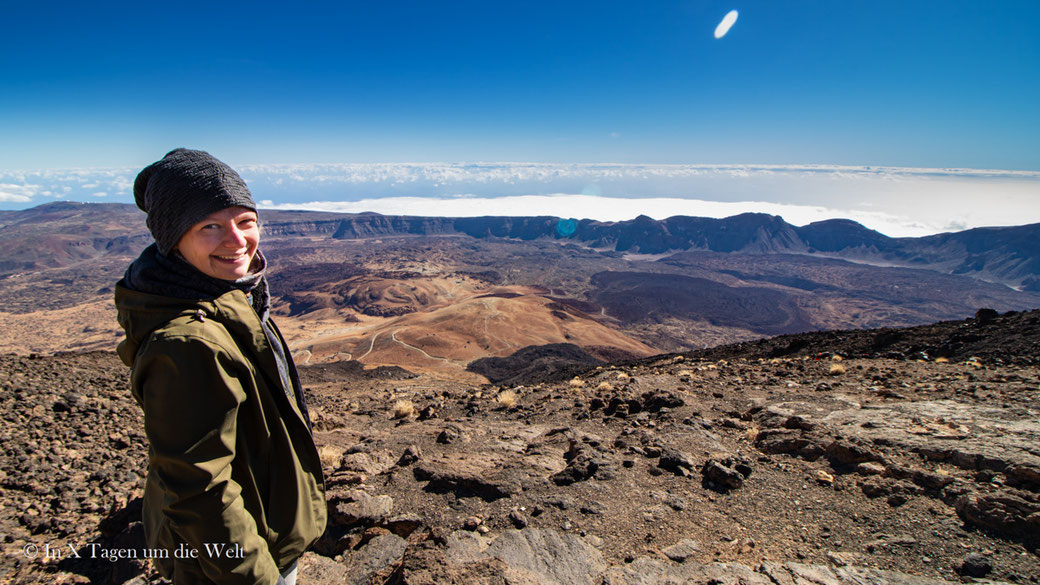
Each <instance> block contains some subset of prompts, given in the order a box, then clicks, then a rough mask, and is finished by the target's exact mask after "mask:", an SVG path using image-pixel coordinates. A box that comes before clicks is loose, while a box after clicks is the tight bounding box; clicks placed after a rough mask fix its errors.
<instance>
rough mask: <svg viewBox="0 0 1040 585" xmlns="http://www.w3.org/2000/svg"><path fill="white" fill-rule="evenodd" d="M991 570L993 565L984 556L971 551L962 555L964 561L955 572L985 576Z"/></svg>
mask: <svg viewBox="0 0 1040 585" xmlns="http://www.w3.org/2000/svg"><path fill="white" fill-rule="evenodd" d="M992 570H993V565H992V564H991V563H990V562H989V559H988V558H986V556H984V555H981V554H979V553H971V554H969V555H968V556H966V557H964V561H963V562H962V563H961V566H960V567H959V568H958V569H957V572H958V573H960V574H961V575H964V576H965V577H985V576H986V575H988V574H989V573H990V571H992Z"/></svg>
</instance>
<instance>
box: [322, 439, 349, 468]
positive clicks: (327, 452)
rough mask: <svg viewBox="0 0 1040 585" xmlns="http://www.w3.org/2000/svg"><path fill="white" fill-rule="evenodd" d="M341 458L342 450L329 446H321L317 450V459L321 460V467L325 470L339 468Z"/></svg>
mask: <svg viewBox="0 0 1040 585" xmlns="http://www.w3.org/2000/svg"><path fill="white" fill-rule="evenodd" d="M342 456H343V450H342V449H337V448H335V447H332V446H330V445H322V446H321V447H319V448H318V458H319V459H321V466H322V467H323V468H325V469H326V470H328V469H336V468H337V467H339V461H340V459H341V458H342Z"/></svg>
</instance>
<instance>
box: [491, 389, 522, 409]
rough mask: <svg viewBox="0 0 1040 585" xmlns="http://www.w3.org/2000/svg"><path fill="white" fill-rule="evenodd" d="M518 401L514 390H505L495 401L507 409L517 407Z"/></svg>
mask: <svg viewBox="0 0 1040 585" xmlns="http://www.w3.org/2000/svg"><path fill="white" fill-rule="evenodd" d="M516 400H517V397H516V392H513V391H512V390H503V391H501V392H499V393H498V396H496V397H495V401H496V402H498V403H499V404H501V405H502V406H504V407H506V408H513V407H514V406H516Z"/></svg>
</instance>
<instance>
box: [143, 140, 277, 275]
mask: <svg viewBox="0 0 1040 585" xmlns="http://www.w3.org/2000/svg"><path fill="white" fill-rule="evenodd" d="M134 200H135V201H136V202H137V206H138V207H140V208H141V210H142V211H144V212H145V213H147V214H148V218H147V219H146V220H145V223H147V224H148V231H150V232H152V237H153V238H155V243H156V245H157V246H158V247H159V251H160V252H161V253H162V254H163V255H167V254H169V253H170V251H171V250H173V248H174V246H176V245H177V242H179V241H180V239H181V236H183V235H184V234H185V232H187V231H188V230H189V229H191V227H192V226H193V225H195V224H197V223H198V222H200V221H202V220H203V219H205V218H206V216H208V215H209V214H211V213H215V212H217V211H220V210H222V209H227V208H228V207H235V206H239V207H246V208H249V209H252V210H254V211H255V210H256V204H255V203H253V196H252V195H250V193H249V188H248V187H246V183H245V181H243V180H242V177H240V176H238V173H236V172H235V171H234V170H233V169H232V168H231V167H229V166H227V165H226V164H224V163H222V162H220V161H219V160H217V159H216V158H215V157H214V156H213V155H211V154H209V153H208V152H203V151H201V150H188V149H187V148H178V149H176V150H171V151H170V152H169V153H167V154H166V156H164V157H163V158H162V160H160V161H158V162H155V163H153V164H151V165H148V166H147V167H145V169H144V170H143V171H141V173H140V174H139V175H137V180H135V181H134Z"/></svg>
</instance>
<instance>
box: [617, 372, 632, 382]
mask: <svg viewBox="0 0 1040 585" xmlns="http://www.w3.org/2000/svg"><path fill="white" fill-rule="evenodd" d="M630 378H631V376H629V375H628V374H626V373H624V372H618V375H617V379H618V380H628V379H630Z"/></svg>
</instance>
